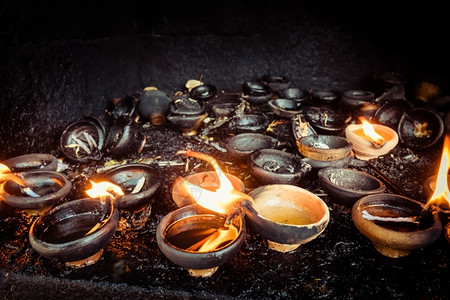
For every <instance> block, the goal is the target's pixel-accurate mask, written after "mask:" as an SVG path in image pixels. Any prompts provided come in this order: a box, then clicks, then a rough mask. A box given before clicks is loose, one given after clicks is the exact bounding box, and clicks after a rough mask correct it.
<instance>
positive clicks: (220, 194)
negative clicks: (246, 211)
mask: <svg viewBox="0 0 450 300" xmlns="http://www.w3.org/2000/svg"><path fill="white" fill-rule="evenodd" d="M179 153H184V154H186V155H187V156H191V157H196V158H200V159H203V160H205V161H207V162H209V163H210V164H211V165H212V166H213V168H214V170H215V171H216V173H217V176H218V177H219V188H217V190H216V191H209V190H206V189H204V188H201V187H199V186H197V185H195V184H192V183H190V182H189V181H187V180H186V179H184V178H182V177H179V178H178V179H177V180H181V182H182V185H183V186H184V188H185V189H186V191H188V192H189V194H190V195H191V196H192V198H193V199H194V200H195V201H196V202H197V203H198V204H200V205H201V206H203V207H205V208H207V209H210V210H213V211H215V212H217V213H220V214H232V213H233V212H234V210H235V209H236V206H237V204H239V203H241V202H242V201H243V200H244V199H246V200H249V201H250V202H253V198H251V197H250V196H249V195H247V194H244V193H242V192H240V191H238V190H236V189H235V188H234V187H233V184H232V183H231V181H230V180H229V179H228V177H227V176H226V175H225V174H224V173H223V171H222V169H221V168H220V166H219V163H218V162H217V161H216V160H215V159H214V158H213V157H211V156H209V155H206V154H203V153H199V152H195V151H192V150H187V151H180V152H179Z"/></svg>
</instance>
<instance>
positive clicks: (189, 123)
mask: <svg viewBox="0 0 450 300" xmlns="http://www.w3.org/2000/svg"><path fill="white" fill-rule="evenodd" d="M169 110H170V113H169V115H168V116H167V120H168V121H169V122H170V123H172V124H174V125H175V126H176V127H177V128H178V129H179V130H180V131H181V132H182V135H184V136H192V135H196V134H197V129H198V128H199V127H200V125H201V124H202V123H203V120H204V119H205V118H206V117H207V116H208V113H207V112H206V111H205V109H204V108H203V106H202V105H201V104H200V103H199V102H198V101H197V100H194V99H191V98H188V97H187V96H186V95H183V96H181V97H179V98H178V99H177V100H175V101H173V102H172V103H171V104H170V108H169Z"/></svg>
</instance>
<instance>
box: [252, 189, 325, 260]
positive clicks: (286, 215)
mask: <svg viewBox="0 0 450 300" xmlns="http://www.w3.org/2000/svg"><path fill="white" fill-rule="evenodd" d="M249 195H250V196H251V197H252V198H253V200H254V203H253V204H252V206H251V207H250V212H249V213H247V214H246V217H247V224H248V225H249V228H251V229H252V230H253V231H254V232H255V233H258V234H260V235H261V236H262V237H263V238H265V239H266V240H267V243H268V246H269V248H270V249H272V250H275V251H280V252H289V251H293V250H295V249H297V248H298V247H299V246H300V245H302V244H305V243H308V242H310V241H312V240H314V239H315V238H316V237H318V236H319V235H320V234H321V233H322V232H323V231H324V230H325V228H326V227H327V225H328V221H329V218H330V212H329V209H328V207H327V205H326V204H325V202H324V201H323V200H322V199H320V198H319V197H318V196H316V195H314V194H313V193H311V192H309V191H307V190H305V189H302V188H300V187H298V186H294V185H290V184H271V185H264V186H260V187H258V188H256V189H255V190H253V191H251V192H250V194H249Z"/></svg>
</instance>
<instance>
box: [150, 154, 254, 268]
mask: <svg viewBox="0 0 450 300" xmlns="http://www.w3.org/2000/svg"><path fill="white" fill-rule="evenodd" d="M183 153H184V154H186V155H187V156H191V157H195V158H200V159H204V160H206V161H208V162H209V163H210V164H211V165H212V166H213V167H214V170H215V173H216V174H217V176H218V181H219V187H218V188H217V189H215V190H209V189H206V188H202V187H201V186H199V185H196V184H193V183H191V182H189V181H188V180H187V179H186V178H183V177H179V178H178V179H177V181H178V183H177V184H176V186H177V189H181V186H179V185H178V184H180V185H183V186H182V189H183V190H184V191H186V192H189V193H190V194H191V197H192V198H193V199H194V200H195V203H194V204H190V205H186V206H183V207H181V208H179V209H177V210H175V211H173V212H170V213H169V214H167V215H166V216H164V218H163V219H162V220H161V221H160V223H159V224H158V228H157V231H156V239H157V243H158V246H159V248H160V250H161V251H162V253H163V254H164V255H165V256H166V257H167V258H168V259H169V260H171V261H172V262H174V263H175V264H177V265H179V266H181V267H184V268H186V269H187V270H188V271H189V274H190V275H192V276H195V277H208V276H211V275H212V274H213V273H214V272H215V271H216V270H217V269H218V267H219V266H220V265H221V264H223V263H225V262H227V261H228V260H229V259H230V258H231V257H232V256H234V255H235V254H236V253H237V252H238V251H239V249H240V247H241V245H242V244H243V242H244V239H245V234H246V230H245V228H246V227H245V219H244V217H243V214H244V213H243V210H244V204H243V203H244V201H246V203H247V201H252V199H251V198H250V197H249V196H248V195H247V194H244V193H242V192H240V191H238V190H236V189H235V188H234V186H233V183H232V182H231V181H230V180H229V179H228V177H227V176H226V175H225V173H223V172H222V170H221V169H220V166H219V164H218V162H217V161H216V160H215V159H214V158H212V157H210V156H208V155H206V154H202V153H198V152H194V151H190V150H187V151H185V152H183Z"/></svg>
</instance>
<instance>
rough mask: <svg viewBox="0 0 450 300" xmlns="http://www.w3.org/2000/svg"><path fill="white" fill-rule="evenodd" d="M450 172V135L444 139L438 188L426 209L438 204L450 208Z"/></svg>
mask: <svg viewBox="0 0 450 300" xmlns="http://www.w3.org/2000/svg"><path fill="white" fill-rule="evenodd" d="M449 170H450V134H446V135H445V137H444V146H443V150H442V157H441V164H440V166H439V171H438V175H437V178H436V188H435V190H434V192H433V194H432V195H431V197H430V199H429V200H428V202H427V205H426V206H425V207H429V206H430V205H431V204H438V205H440V206H444V207H445V208H446V209H448V208H450V197H449V195H450V192H449V189H448V182H447V178H448V171H449Z"/></svg>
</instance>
